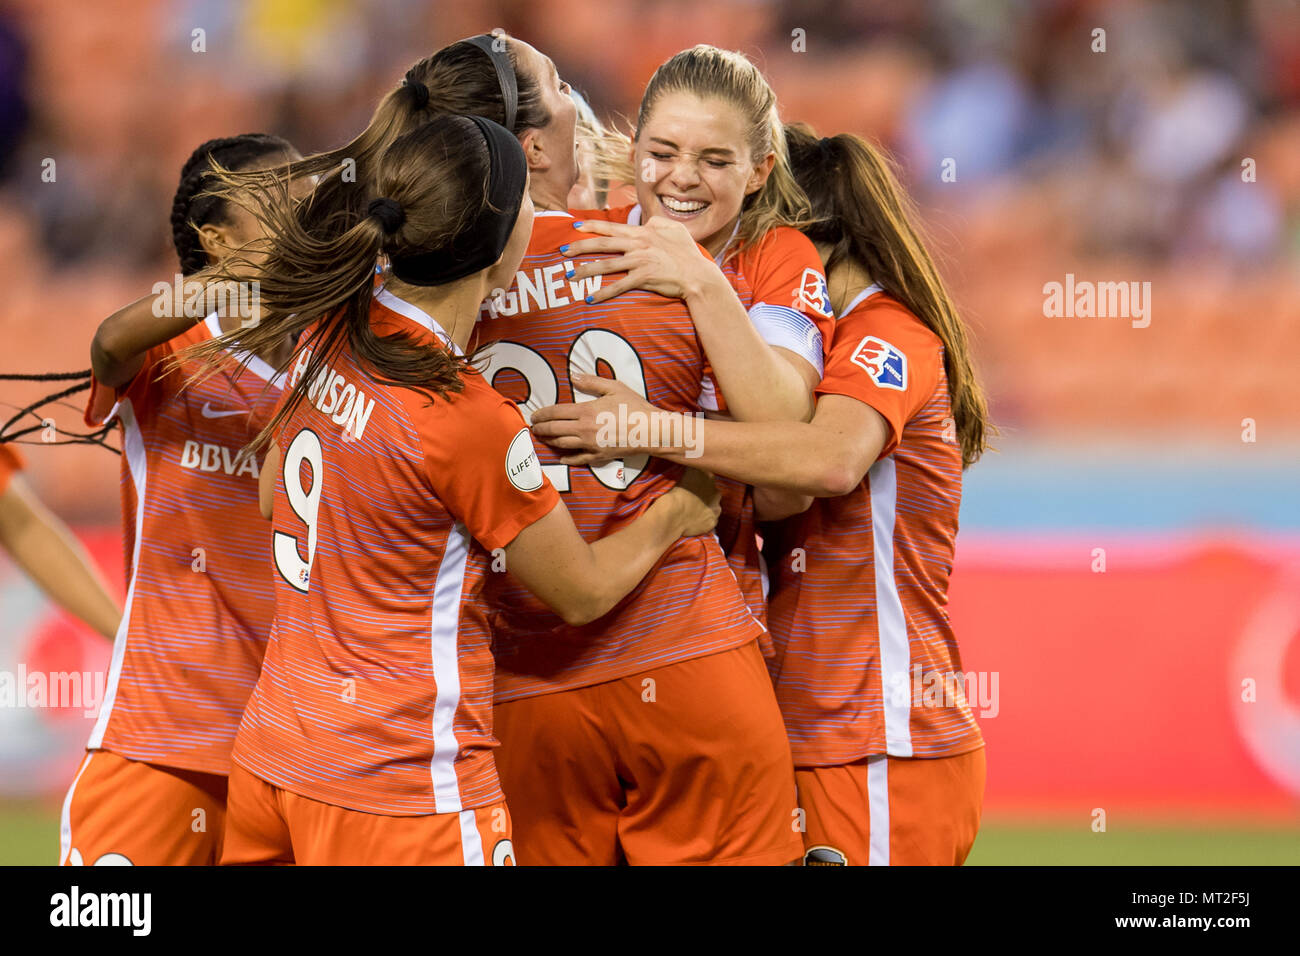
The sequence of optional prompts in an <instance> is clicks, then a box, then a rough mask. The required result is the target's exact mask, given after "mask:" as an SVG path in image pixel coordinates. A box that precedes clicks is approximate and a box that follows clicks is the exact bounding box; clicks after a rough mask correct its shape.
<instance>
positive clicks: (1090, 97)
mask: <svg viewBox="0 0 1300 956" xmlns="http://www.w3.org/2000/svg"><path fill="white" fill-rule="evenodd" d="M493 27H503V28H505V29H507V30H509V31H510V32H512V33H514V34H515V35H517V36H520V37H522V38H524V39H526V40H528V41H529V42H531V43H533V44H534V45H535V46H537V47H539V48H540V49H541V50H543V51H544V52H546V53H548V54H549V55H551V56H552V57H553V58H554V60H555V61H556V63H557V64H558V66H559V68H560V71H561V73H562V74H563V75H564V76H565V78H566V79H568V80H570V81H571V82H572V83H573V85H574V86H575V87H576V88H578V89H580V90H581V91H582V92H584V93H585V94H586V95H587V96H588V98H589V100H590V101H591V102H592V103H593V104H594V105H595V107H596V108H597V111H598V112H599V113H601V114H602V115H604V116H606V117H609V118H615V117H618V116H629V115H634V114H635V108H636V104H637V102H638V99H639V96H640V93H641V89H642V87H643V85H644V83H645V81H646V80H647V79H648V78H649V76H650V74H651V72H652V71H653V70H654V68H655V66H657V65H658V64H659V63H660V62H662V61H663V60H664V59H666V58H667V57H668V56H670V55H671V54H673V53H674V52H676V51H677V50H679V49H681V48H683V47H685V46H689V45H691V44H694V43H697V42H710V43H715V44H717V45H720V46H724V47H729V48H734V49H739V50H742V51H744V52H746V53H748V54H750V55H751V56H753V57H754V58H755V59H756V61H757V62H758V63H759V64H760V65H761V66H762V68H763V69H764V70H765V71H766V72H767V74H768V76H769V78H770V79H771V81H772V83H773V85H774V87H775V88H776V91H777V93H778V96H779V97H780V99H781V102H782V112H783V116H784V117H785V118H787V119H802V120H806V121H810V122H812V123H813V124H814V125H815V126H816V127H818V129H819V130H820V131H822V132H823V133H828V132H835V131H841V130H849V131H853V132H858V133H862V134H865V135H867V136H870V137H872V138H874V139H875V140H877V141H879V142H880V143H882V144H883V145H885V146H886V147H887V148H888V149H889V150H891V151H892V152H893V153H894V155H895V156H896V157H897V159H898V160H899V162H900V163H901V164H902V167H903V169H904V173H905V179H906V182H907V184H908V186H909V188H910V189H911V190H912V192H913V194H914V196H915V198H916V200H917V202H918V203H919V205H920V208H921V210H922V212H923V216H924V219H925V223H926V225H927V227H928V229H929V232H930V234H931V235H932V237H933V241H934V244H935V248H936V250H937V251H938V252H939V253H940V255H941V257H942V259H943V262H944V266H945V271H946V274H947V275H948V277H949V279H950V281H951V283H952V286H953V288H954V290H955V292H956V294H957V297H958V300H959V302H960V304H961V305H962V307H963V309H964V313H965V315H966V317H967V319H968V321H969V322H970V324H971V326H972V327H973V329H974V332H975V338H976V343H977V355H978V358H979V361H980V364H981V367H982V370H983V374H984V376H985V378H986V381H987V384H988V386H989V389H990V391H991V396H992V401H993V412H994V416H995V418H996V420H997V422H998V423H999V424H1000V425H1001V427H1002V430H1003V431H1002V435H1001V438H1000V439H999V441H998V447H999V449H1000V450H999V453H997V454H992V455H989V456H987V457H986V459H985V460H984V461H982V462H981V463H980V464H978V465H977V466H976V467H975V468H974V469H973V470H972V471H970V472H969V473H968V476H967V488H966V498H965V501H964V504H963V508H962V532H961V536H960V538H959V544H958V554H957V565H956V571H955V574H954V579H953V591H952V615H953V619H954V621H955V624H956V628H957V633H958V636H959V639H960V641H961V644H962V648H963V653H964V657H965V666H966V668H967V669H968V670H970V671H974V672H976V673H977V674H978V675H981V676H982V677H983V679H984V680H985V684H984V686H985V687H986V689H987V691H988V692H989V693H988V700H987V701H986V702H983V704H982V706H981V707H980V708H979V710H980V711H982V712H983V719H982V721H981V723H982V726H983V728H984V731H985V734H986V736H987V739H988V747H989V749H988V755H989V782H988V790H987V796H986V805H985V807H986V808H985V819H986V824H985V828H984V831H983V832H982V833H981V836H980V838H979V841H978V842H977V844H976V849H975V852H974V855H973V858H972V862H975V863H1218V864H1224V863H1293V864H1294V863H1297V862H1300V641H1298V640H1297V636H1298V635H1300V387H1298V386H1297V381H1296V378H1297V372H1300V296H1298V295H1297V283H1298V281H1300V8H1298V7H1297V5H1296V4H1295V3H1293V2H1287V0H1253V2H1251V0H1240V2H1232V0H1223V2H1213V0H1195V2H1160V0H1125V2H1105V0H1095V2H1089V0H1041V2H1030V0H923V2H904V0H899V2H874V0H860V2H835V0H815V2H792V0H786V2H779V0H662V2H638V0H518V2H482V3H434V2H429V0H358V2H344V0H261V2H257V0H176V2H164V0H112V2H109V3H102V4H87V3H84V2H81V0H0V78H2V79H0V175H2V177H3V178H2V179H0V287H2V288H3V290H4V292H3V306H0V333H2V334H3V337H4V341H5V348H4V357H3V360H0V371H2V372H36V371H67V370H73V369H81V368H85V367H86V366H87V365H88V356H87V347H88V343H89V340H90V337H91V334H92V332H93V330H94V328H95V326H96V324H97V323H98V322H99V321H100V320H101V319H102V318H103V317H104V316H105V315H107V314H108V313H109V312H110V311H112V310H113V309H115V308H117V307H118V306H120V305H122V304H123V303H125V302H127V301H129V300H131V299H133V298H135V297H137V296H139V295H140V294H142V293H143V292H144V291H146V290H147V289H148V288H149V287H150V286H151V285H152V284H153V283H154V282H155V281H158V280H159V279H160V278H165V277H168V276H170V275H171V274H172V273H173V272H174V269H175V267H174V264H173V261H172V258H171V255H170V246H169V235H170V234H169V227H168V216H169V212H170V203H171V195H172V192H173V190H174V188H175V180H176V177H177V174H178V170H179V168H180V165H181V163H182V162H183V161H184V159H185V157H186V156H187V155H188V154H189V153H190V151H191V150H192V149H193V148H194V146H196V145H197V144H198V143H199V142H201V141H203V140H205V139H208V138H210V137H213V136H223V135H229V134H232V133H237V132H244V131H251V130H266V131H270V132H275V133H279V134H281V135H283V136H286V137H287V138H289V139H290V140H291V141H293V142H294V143H296V144H297V145H298V146H299V147H300V148H301V149H302V150H303V152H308V151H311V150H314V149H319V148H324V147H328V146H331V145H335V144H337V143H339V142H342V141H344V140H346V139H347V138H349V136H350V135H351V134H352V133H353V132H354V131H355V130H357V129H359V128H360V127H361V126H362V125H364V122H365V120H366V118H367V117H368V115H369V112H370V110H371V107H372V106H373V104H374V102H375V101H376V100H377V98H378V96H379V94H380V93H381V92H382V91H383V90H385V89H386V88H388V87H389V86H390V85H392V84H394V83H395V82H396V81H397V80H399V79H400V77H401V75H402V73H403V72H404V71H405V68H406V66H407V65H408V64H409V63H410V62H412V61H414V60H415V59H417V58H419V57H420V56H423V55H426V54H427V53H429V52H430V51H432V50H433V49H435V48H437V47H438V46H440V45H442V44H444V43H446V42H449V41H451V40H453V39H456V38H458V37H461V36H466V35H470V34H473V33H478V32H482V31H485V30H489V29H491V28H493ZM196 29H201V30H203V31H204V33H203V40H204V46H205V51H204V52H196V51H195V49H194V36H195V35H194V33H193V31H195V30H196ZM1098 29H1101V30H1104V43H1105V50H1104V52H1100V51H1097V50H1095V47H1096V45H1097V37H1098V36H1099V35H1098V34H1096V33H1095V32H1094V31H1096V30H1098ZM798 31H803V33H802V34H800V33H799V32H798ZM801 37H802V44H801V42H800V38H801ZM801 45H802V49H800V47H801ZM47 158H52V159H54V160H55V163H56V169H57V180H56V182H53V183H50V182H44V181H43V180H42V176H41V173H42V170H43V168H44V166H43V162H44V160H46V159H47ZM945 161H952V162H949V163H947V164H946V165H947V168H949V169H955V173H956V176H955V179H953V178H952V177H951V176H949V177H947V179H949V180H952V181H945V177H944V176H943V175H942V172H943V170H944V168H945ZM954 163H955V166H954ZM1067 274H1071V275H1073V276H1075V277H1076V279H1079V280H1092V281H1097V282H1109V281H1115V282H1149V283H1150V284H1151V285H1150V289H1151V295H1150V324H1149V325H1148V326H1147V327H1145V328H1137V327H1134V323H1132V322H1130V321H1129V320H1128V319H1124V318H1062V317H1048V316H1047V315H1046V314H1045V310H1044V285H1045V284H1046V283H1049V282H1064V281H1065V277H1066V275H1067ZM0 388H3V393H2V394H0V401H3V402H4V403H5V405H4V407H15V408H16V407H18V406H21V405H22V404H23V403H24V402H25V401H26V400H28V399H29V398H31V397H34V396H35V394H37V393H36V392H35V391H31V390H27V389H26V388H25V387H24V386H21V385H15V384H14V383H3V384H2V385H0ZM54 417H55V418H56V421H57V422H58V423H59V424H60V425H65V424H66V426H68V427H75V426H76V424H77V423H78V421H79V417H80V416H79V413H78V410H77V409H76V408H74V407H72V406H68V407H65V408H62V409H61V410H59V411H58V412H57V413H56V414H55V416H54ZM25 452H26V453H27V458H28V461H29V464H30V469H29V473H28V478H29V480H30V481H31V482H32V484H33V485H34V486H35V487H36V488H37V489H38V491H39V493H40V494H41V495H42V496H43V497H44V498H45V499H46V501H47V502H48V503H49V504H50V505H51V506H52V507H53V508H54V509H55V510H56V511H58V512H59V513H60V514H61V515H62V516H63V517H64V518H65V519H67V520H68V521H69V522H71V523H72V524H73V525H74V527H75V528H76V529H77V530H78V532H79V533H80V534H82V535H83V537H84V538H85V540H86V541H87V542H88V544H89V545H90V547H91V548H92V550H93V553H94V554H95V555H96V556H97V558H99V559H100V560H101V561H102V562H103V564H104V566H105V568H106V569H107V570H108V572H109V574H110V575H111V576H112V579H113V580H114V581H115V582H118V583H119V585H120V582H121V577H122V574H121V568H122V556H121V546H120V538H119V534H118V471H117V469H118V462H117V459H116V458H115V457H114V456H112V455H110V454H108V453H106V452H105V451H103V450H102V449H98V448H94V447H86V446H61V447H42V446H41V445H39V444H36V445H32V446H29V447H28V448H26V449H25ZM1103 569H1104V570H1103ZM107 659H108V648H107V646H106V645H105V643H104V642H103V641H100V640H98V639H97V638H95V637H94V636H93V635H90V634H88V633H86V632H85V631H84V630H83V629H81V628H80V627H79V626H77V625H75V624H73V623H71V622H69V621H68V620H66V619H65V618H63V617H62V616H61V615H60V614H58V613H57V612H55V611H54V610H52V609H51V608H50V607H49V606H48V605H47V604H46V603H45V602H44V601H43V600H42V598H41V597H40V596H39V595H38V593H37V592H36V591H35V590H34V588H33V587H32V586H31V585H30V584H28V583H27V582H26V581H25V580H23V579H21V578H20V577H19V576H17V575H15V574H14V572H13V570H12V568H10V567H9V566H8V565H4V566H3V567H0V671H7V672H9V673H11V674H16V673H20V672H21V671H20V668H26V669H27V671H29V672H30V671H37V670H42V671H93V670H97V669H102V668H103V667H104V666H105V664H106V662H107ZM994 691H996V693H994ZM1251 697H1253V700H1252V699H1249V698H1251ZM88 727H89V722H88V720H87V719H86V717H85V716H84V715H83V714H82V713H81V712H80V711H75V712H64V711H59V710H53V709H48V708H46V709H33V708H23V707H9V708H0V863H21V862H51V861H53V860H54V859H55V857H56V855H57V846H58V836H57V821H58V806H59V801H60V800H61V796H62V793H63V792H64V789H65V788H66V785H67V782H68V780H69V779H70V776H71V774H72V772H73V770H74V769H75V764H76V761H77V759H78V752H79V749H80V747H81V746H82V744H83V742H84V739H85V736H86V733H87V731H88ZM1103 820H1104V826H1105V829H1104V831H1101V830H1100V829H1099V826H1100V821H1103Z"/></svg>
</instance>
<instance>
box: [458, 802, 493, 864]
mask: <svg viewBox="0 0 1300 956" xmlns="http://www.w3.org/2000/svg"><path fill="white" fill-rule="evenodd" d="M460 847H461V851H462V852H463V853H464V854H465V865H466V866H487V861H486V860H484V859H483V838H482V837H481V836H479V832H478V822H477V820H476V818H475V815H474V811H473V810H462V811H460Z"/></svg>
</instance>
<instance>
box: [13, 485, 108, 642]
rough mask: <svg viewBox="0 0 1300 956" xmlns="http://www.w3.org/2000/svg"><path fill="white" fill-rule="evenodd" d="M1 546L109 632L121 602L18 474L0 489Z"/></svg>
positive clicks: (65, 603)
mask: <svg viewBox="0 0 1300 956" xmlns="http://www.w3.org/2000/svg"><path fill="white" fill-rule="evenodd" d="M0 546H3V547H4V548H5V550H6V551H8V552H9V554H10V555H12V556H13V559H14V561H15V563H17V565H18V566H19V567H20V568H22V569H23V570H24V571H25V572H26V573H27V575H28V576H29V577H30V578H31V579H32V580H33V581H35V582H36V583H37V585H39V586H40V588H41V590H43V591H44V592H45V593H46V594H48V595H49V596H50V598H51V599H52V600H53V601H54V602H55V603H56V604H58V605H59V606H60V607H62V608H63V609H64V610H65V611H67V612H68V613H69V614H72V615H74V616H75V617H78V618H80V619H81V620H82V621H85V622H86V624H88V625H89V626H90V627H92V628H93V629H94V630H96V631H98V632H99V633H100V634H102V635H104V636H105V637H107V638H110V639H111V638H112V637H113V636H114V635H115V634H116V633H117V625H118V622H119V621H120V620H121V618H122V611H121V608H119V607H118V605H117V602H116V601H115V600H113V597H112V595H111V594H109V591H108V586H107V584H106V583H105V582H104V578H103V575H101V574H100V572H99V569H98V568H96V567H95V564H94V562H92V561H91V559H90V556H89V555H87V554H86V551H85V549H84V548H83V547H82V546H81V544H80V542H78V541H77V539H76V538H75V537H74V536H73V534H72V532H71V531H69V530H68V527H67V525H65V524H64V523H63V521H62V520H60V519H59V518H58V517H57V516H56V515H55V514H53V513H52V512H51V511H50V510H49V509H48V508H46V507H45V505H44V504H42V503H41V501H40V499H39V498H37V497H36V495H35V494H34V493H33V492H32V490H31V489H30V488H29V487H28V486H27V484H26V482H24V481H23V479H22V478H21V477H19V476H17V475H15V476H14V477H12V478H11V479H10V480H9V483H8V485H7V487H6V488H5V490H4V492H3V494H0Z"/></svg>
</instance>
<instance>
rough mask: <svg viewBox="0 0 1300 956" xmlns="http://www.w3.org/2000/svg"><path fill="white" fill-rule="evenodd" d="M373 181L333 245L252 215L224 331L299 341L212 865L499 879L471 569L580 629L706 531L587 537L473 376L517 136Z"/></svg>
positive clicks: (443, 123)
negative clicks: (481, 870) (253, 641)
mask: <svg viewBox="0 0 1300 956" xmlns="http://www.w3.org/2000/svg"><path fill="white" fill-rule="evenodd" d="M408 85H409V84H408ZM372 174H373V180H371V181H369V182H367V183H366V186H367V187H372V188H373V192H372V194H371V195H372V197H373V198H372V199H371V200H370V201H369V203H368V205H367V207H366V215H365V216H364V217H363V218H361V219H360V220H359V221H358V222H356V223H355V224H354V225H353V226H352V227H351V228H350V229H348V230H347V231H345V232H342V233H340V234H338V235H335V236H332V237H328V238H321V237H320V236H319V235H313V234H312V232H311V231H310V229H309V228H305V227H304V224H305V223H306V224H310V222H311V217H312V211H311V209H310V206H307V207H305V210H304V214H303V215H301V216H298V215H294V214H292V212H290V211H287V210H286V208H285V206H284V205H283V204H282V203H278V202H276V201H275V197H262V199H259V200H258V203H259V204H258V205H257V206H256V207H255V208H256V210H257V215H258V216H259V217H261V218H263V220H264V221H265V222H266V223H267V225H268V227H269V231H270V232H271V234H272V235H274V236H275V244H274V247H273V250H272V252H271V253H270V255H269V257H268V259H267V260H266V262H265V264H264V265H263V267H262V268H261V269H260V270H259V272H258V275H259V277H260V281H261V291H262V303H263V319H262V322H261V323H260V325H258V326H257V327H256V328H249V329H239V330H235V331H233V332H231V333H230V334H229V335H228V336H227V341H230V342H233V343H235V344H236V345H237V346H238V347H240V348H243V349H246V350H256V349H257V348H258V347H260V346H262V345H263V344H265V343H267V342H269V341H273V340H274V339H275V337H276V336H278V335H283V334H286V333H293V332H296V331H301V332H302V333H303V339H302V341H301V342H300V344H299V346H298V349H297V351H296V353H295V355H294V356H293V358H292V360H291V363H286V364H287V367H289V368H290V371H289V377H288V380H287V383H286V394H285V401H284V404H283V405H282V407H281V409H280V410H279V412H277V414H276V416H275V418H274V419H273V420H272V422H271V423H270V424H269V425H268V428H267V435H268V436H269V435H271V434H273V435H275V436H276V442H277V447H278V448H280V449H282V450H283V454H282V455H280V454H278V453H275V452H272V453H271V454H270V455H269V456H268V468H269V467H270V463H275V469H276V477H275V482H276V485H275V489H274V502H273V527H274V534H273V552H274V564H275V577H276V579H277V581H276V588H277V590H276V611H275V622H274V630H273V636H272V639H271V643H270V646H269V648H268V651H267V655H266V661H265V664H264V666H263V669H262V675H261V678H260V679H259V681H258V684H257V688H256V690H255V691H254V693H253V695H252V697H251V699H250V701H249V704H248V708H247V710H246V712H245V715H244V719H243V722H242V724H241V726H240V730H239V736H238V738H237V740H236V744H235V751H234V761H235V767H234V769H233V771H232V777H231V789H230V813H229V817H228V820H227V832H226V846H225V856H224V862H227V863H283V862H296V863H306V864H313V863H387V864H400V863H433V864H461V863H463V864H480V865H481V864H485V863H491V864H498V865H499V864H502V863H507V862H511V863H512V862H513V858H514V850H513V845H512V841H511V825H510V818H509V813H508V811H507V808H506V803H505V800H504V797H503V795H502V793H501V789H500V786H499V785H498V782H497V775H496V771H495V768H494V764H493V758H492V749H493V747H494V746H495V740H494V738H493V735H492V687H493V668H492V656H491V652H490V647H489V634H488V630H487V628H486V626H484V624H483V622H482V620H481V619H478V618H476V617H475V616H474V615H473V614H471V613H467V610H468V609H470V608H471V605H472V602H473V599H474V597H475V595H476V593H477V592H478V590H479V588H480V587H481V586H482V583H483V580H484V577H485V576H486V575H487V574H488V569H489V567H490V566H491V565H492V564H493V563H494V562H499V563H500V564H501V565H503V566H504V568H505V569H506V571H507V572H508V573H509V574H510V575H511V576H512V577H514V578H515V579H517V580H519V581H521V582H522V583H523V584H524V585H525V586H526V587H528V588H529V590H530V591H532V592H533V593H534V594H536V595H537V596H538V597H539V598H541V599H542V600H543V601H544V602H545V603H546V604H547V605H548V606H549V607H551V608H553V609H554V610H555V611H556V612H557V613H558V614H559V615H560V616H561V617H562V618H563V619H564V620H565V621H566V622H568V623H570V624H574V625H579V624H583V623H586V622H588V621H591V620H594V619H595V618H597V617H600V616H601V615H603V614H605V613H606V612H607V611H608V610H609V609H610V608H612V607H613V606H614V605H615V604H616V603H618V602H619V601H620V600H622V599H623V597H625V596H626V595H627V594H628V592H630V591H631V590H632V589H633V588H634V587H635V586H636V584H637V582H638V581H640V579H641V578H642V577H644V576H645V574H646V572H648V571H649V570H650V568H651V567H652V566H653V565H654V564H655V562H657V561H658V560H659V558H660V556H661V555H662V554H663V553H664V552H665V551H666V550H667V549H668V548H669V546H670V545H672V543H673V542H674V541H676V540H677V539H678V538H679V537H682V536H694V535H700V534H705V533H707V532H708V531H709V530H710V529H711V528H712V527H713V524H714V522H715V520H716V511H715V505H714V504H712V503H711V502H709V501H705V500H703V498H701V497H700V496H699V495H697V494H696V492H695V491H693V490H690V488H699V489H700V491H701V493H702V494H703V495H704V497H707V498H709V499H711V500H716V497H717V495H716V491H714V490H713V489H712V486H711V482H708V481H707V480H704V481H703V482H700V481H699V480H696V482H695V483H694V484H692V485H690V488H688V487H687V486H686V485H683V486H679V487H676V488H673V489H671V490H669V491H668V492H667V493H665V494H664V495H662V496H661V497H659V498H658V499H657V500H656V501H655V502H654V503H653V504H652V505H650V507H648V508H647V509H646V510H645V512H644V514H642V515H641V516H640V517H639V518H638V519H637V520H636V521H633V522H631V523H630V524H629V525H628V526H626V527H624V528H622V529H621V530H619V531H617V532H615V533H613V534H610V535H607V536H606V537H604V538H601V539H600V540H599V541H596V542H595V543H592V544H589V543H587V542H586V541H585V540H584V539H583V538H582V537H581V535H579V533H578V531H577V529H576V528H575V527H574V523H573V519H572V518H571V517H570V515H569V512H568V510H567V509H566V508H565V507H564V506H563V505H562V504H561V502H560V498H559V496H558V494H557V493H556V491H555V489H554V488H553V487H552V486H551V484H550V482H549V481H548V480H547V478H546V477H545V475H544V474H543V472H542V469H541V466H540V464H539V462H538V459H537V455H536V453H535V451H534V450H533V446H532V442H531V439H530V436H529V432H528V429H527V427H526V425H525V423H524V421H523V419H522V418H521V416H520V415H519V412H518V411H517V410H516V409H515V407H514V405H513V403H512V402H510V401H509V400H507V399H505V398H503V397H502V396H501V395H500V394H499V393H497V392H495V391H494V390H493V389H492V388H491V386H490V385H488V384H487V382H485V381H484V380H483V378H482V376H480V375H477V374H475V373H474V372H473V371H472V369H470V367H469V365H468V361H467V359H466V358H465V356H464V354H463V351H462V350H463V348H464V346H465V345H466V344H467V343H468V340H469V337H470V334H471V332H472V331H473V328H474V325H475V322H476V320H477V318H478V314H479V308H480V304H481V302H482V301H483V299H484V298H485V297H486V296H487V294H488V293H489V292H490V291H491V290H492V289H494V288H499V287H500V286H502V285H503V284H504V281H505V280H506V279H507V278H508V277H510V276H512V275H513V274H514V271H515V269H516V267H517V266H518V264H519V260H520V258H521V256H522V254H523V251H524V247H525V245H526V244H527V242H528V237H529V234H530V231H531V228H532V222H533V205H532V201H531V199H529V197H528V192H527V177H528V170H527V161H526V159H525V155H524V150H523V148H522V147H521V145H520V143H519V142H518V140H516V138H515V137H514V136H513V135H512V134H511V133H509V132H508V131H507V130H506V129H504V128H503V127H501V126H500V125H498V124H496V123H494V122H493V121H491V120H488V119H485V118H483V117H479V116H469V117H466V116H451V115H446V114H444V115H441V116H436V117H434V118H433V119H431V120H430V121H429V122H427V123H425V124H423V125H421V126H420V127H419V128H417V129H416V130H414V131H413V132H411V133H408V134H406V135H404V136H402V137H400V138H399V139H398V140H397V141H396V142H395V143H394V144H393V145H392V146H391V147H390V148H389V149H388V150H387V151H386V152H385V153H384V154H383V156H382V157H381V158H380V159H379V161H378V162H377V163H375V164H374V165H373V166H372ZM381 254H382V255H384V256H385V257H386V258H387V261H388V263H389V272H388V273H387V274H386V275H385V278H384V282H383V285H382V287H381V288H380V289H378V290H375V289H374V282H373V273H374V265H375V262H376V259H377V258H378V257H379V256H380V255H381ZM213 348H214V346H212V345H209V346H207V347H206V348H205V351H208V352H211V351H212V350H213Z"/></svg>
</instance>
